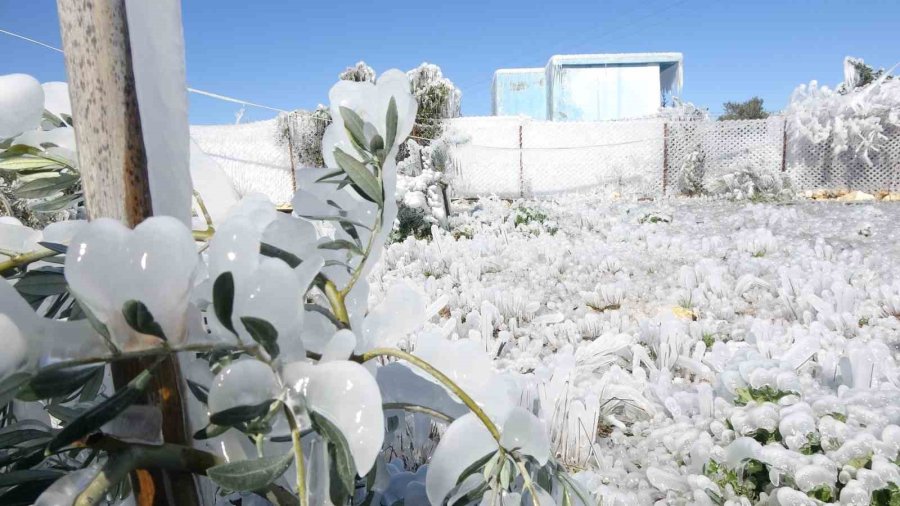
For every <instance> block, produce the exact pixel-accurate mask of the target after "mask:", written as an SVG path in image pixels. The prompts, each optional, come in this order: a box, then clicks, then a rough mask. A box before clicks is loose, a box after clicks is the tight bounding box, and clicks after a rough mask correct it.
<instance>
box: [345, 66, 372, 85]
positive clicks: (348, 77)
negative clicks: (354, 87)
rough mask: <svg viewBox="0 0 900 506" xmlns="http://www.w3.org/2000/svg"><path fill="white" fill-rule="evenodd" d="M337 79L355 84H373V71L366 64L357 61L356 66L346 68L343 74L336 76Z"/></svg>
mask: <svg viewBox="0 0 900 506" xmlns="http://www.w3.org/2000/svg"><path fill="white" fill-rule="evenodd" d="M338 79H340V80H342V81H353V82H357V83H374V82H375V69H373V68H372V67H370V66H369V65H368V64H366V62H364V61H359V62H356V65H354V66H352V67H347V68H346V69H344V71H343V72H341V73H340V74H338Z"/></svg>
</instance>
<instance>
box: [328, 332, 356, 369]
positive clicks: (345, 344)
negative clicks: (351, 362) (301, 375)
mask: <svg viewBox="0 0 900 506" xmlns="http://www.w3.org/2000/svg"><path fill="white" fill-rule="evenodd" d="M355 347H356V335H354V334H353V331H352V330H349V329H341V330H338V331H337V332H335V333H334V335H333V336H331V340H330V341H328V344H326V345H325V351H324V352H322V359H321V360H320V362H334V361H336V360H347V359H349V358H350V355H352V354H353V348H355Z"/></svg>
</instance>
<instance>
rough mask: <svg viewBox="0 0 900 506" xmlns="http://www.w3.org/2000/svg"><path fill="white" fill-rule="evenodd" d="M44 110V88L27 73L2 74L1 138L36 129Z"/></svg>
mask: <svg viewBox="0 0 900 506" xmlns="http://www.w3.org/2000/svg"><path fill="white" fill-rule="evenodd" d="M43 112H44V90H43V89H41V83H39V82H38V81H37V79H35V78H33V77H31V76H29V75H26V74H6V75H2V76H0V139H8V138H10V137H15V136H16V135H18V134H20V133H22V132H25V131H28V130H32V129H35V128H37V127H39V126H40V124H41V115H42V114H43Z"/></svg>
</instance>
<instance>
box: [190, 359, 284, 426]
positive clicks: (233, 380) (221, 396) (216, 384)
mask: <svg viewBox="0 0 900 506" xmlns="http://www.w3.org/2000/svg"><path fill="white" fill-rule="evenodd" d="M278 391H279V388H278V380H277V379H276V378H275V374H274V373H273V372H272V369H271V368H270V367H269V366H268V365H267V364H266V363H264V362H260V361H259V360H254V359H249V358H248V359H243V360H238V361H237V362H233V363H231V364H229V365H228V366H226V367H225V368H224V369H222V371H221V372H220V373H219V374H218V375H217V376H216V377H215V379H214V380H213V382H212V384H211V385H210V387H209V398H208V402H207V406H209V411H210V413H218V412H220V411H224V410H226V409H231V408H234V407H237V406H256V405H259V404H262V403H263V402H265V401H267V400H270V399H274V398H275V397H276V396H277V395H278Z"/></svg>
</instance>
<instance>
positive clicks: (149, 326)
mask: <svg viewBox="0 0 900 506" xmlns="http://www.w3.org/2000/svg"><path fill="white" fill-rule="evenodd" d="M122 315H123V316H124V317H125V322H126V323H128V326H129V327H131V328H132V329H134V330H136V331H137V332H140V333H141V334H148V335H151V336H155V337H158V338H160V339H162V340H163V341H165V340H166V334H165V332H163V329H162V327H161V326H160V325H159V323H158V322H157V321H156V319H155V318H153V314H152V313H151V312H150V310H149V309H148V308H147V306H146V305H145V304H144V303H143V302H141V301H139V300H129V301H127V302H126V303H125V304H124V305H123V306H122Z"/></svg>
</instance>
